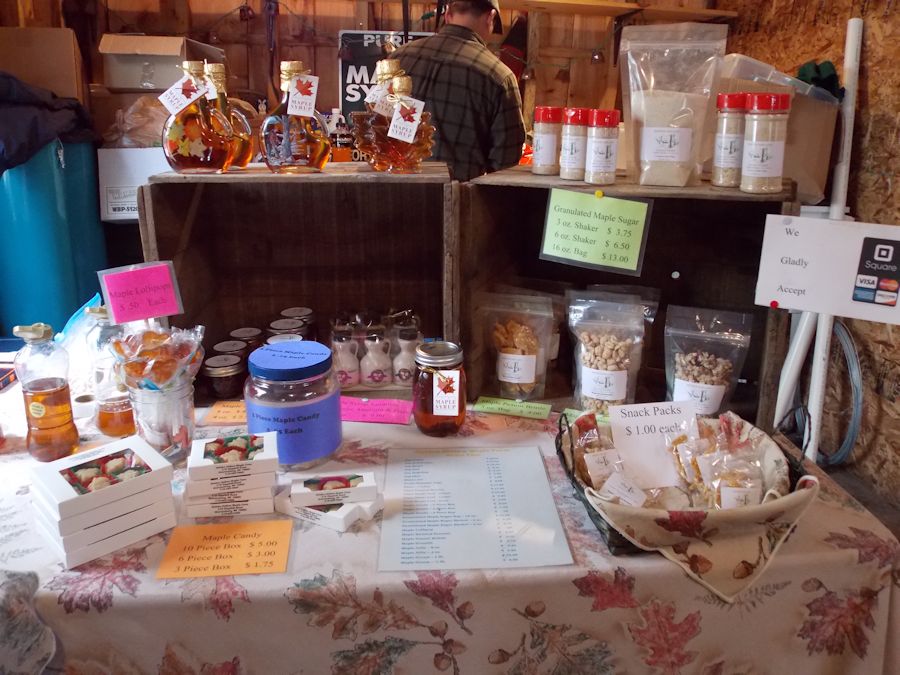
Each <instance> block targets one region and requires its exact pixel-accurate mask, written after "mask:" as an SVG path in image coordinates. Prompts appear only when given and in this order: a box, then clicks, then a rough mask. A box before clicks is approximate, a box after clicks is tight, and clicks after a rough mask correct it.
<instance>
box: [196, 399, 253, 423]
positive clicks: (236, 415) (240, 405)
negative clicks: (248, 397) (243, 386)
mask: <svg viewBox="0 0 900 675" xmlns="http://www.w3.org/2000/svg"><path fill="white" fill-rule="evenodd" d="M244 424H247V407H246V406H245V405H244V402H243V401H216V402H215V403H213V404H212V407H210V409H209V412H207V413H206V416H205V417H204V418H203V421H202V422H201V423H200V426H204V427H224V426H235V425H244Z"/></svg>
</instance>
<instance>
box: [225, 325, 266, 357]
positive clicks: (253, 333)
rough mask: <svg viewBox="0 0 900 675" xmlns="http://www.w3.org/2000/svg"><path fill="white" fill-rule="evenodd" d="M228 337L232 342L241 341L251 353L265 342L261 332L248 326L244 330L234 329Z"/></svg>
mask: <svg viewBox="0 0 900 675" xmlns="http://www.w3.org/2000/svg"><path fill="white" fill-rule="evenodd" d="M228 337H230V338H231V339H233V340H243V341H244V342H246V343H247V346H248V348H249V350H250V351H251V352H252V351H253V350H254V349H256V348H257V347H262V346H263V342H264V341H265V337H264V336H263V332H262V330H261V329H259V328H252V327H250V326H248V327H246V328H235V329H234V330H233V331H231V332H230V333H229V334H228Z"/></svg>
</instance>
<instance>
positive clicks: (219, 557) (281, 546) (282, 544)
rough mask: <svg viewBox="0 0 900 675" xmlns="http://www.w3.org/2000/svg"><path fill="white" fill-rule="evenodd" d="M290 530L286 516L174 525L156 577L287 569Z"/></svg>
mask: <svg viewBox="0 0 900 675" xmlns="http://www.w3.org/2000/svg"><path fill="white" fill-rule="evenodd" d="M292 532H293V523H292V522H291V521H290V520H256V521H251V522H246V523H224V524H221V525H188V526H184V527H176V528H175V529H174V530H172V535H171V536H170V537H169V545H168V546H167V547H166V552H165V553H164V554H163V558H162V561H161V562H160V563H159V570H158V571H157V573H156V578H157V579H190V578H194V577H219V576H232V575H235V574H277V573H283V572H285V571H286V570H287V562H288V553H290V550H291V533H292Z"/></svg>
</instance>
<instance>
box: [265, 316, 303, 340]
mask: <svg viewBox="0 0 900 675" xmlns="http://www.w3.org/2000/svg"><path fill="white" fill-rule="evenodd" d="M266 333H268V334H269V335H284V334H285V333H293V334H295V335H302V336H303V337H304V338H305V337H306V336H307V335H309V326H307V325H306V322H305V321H303V320H302V319H275V321H273V322H272V323H270V324H269V328H268V329H267V330H266Z"/></svg>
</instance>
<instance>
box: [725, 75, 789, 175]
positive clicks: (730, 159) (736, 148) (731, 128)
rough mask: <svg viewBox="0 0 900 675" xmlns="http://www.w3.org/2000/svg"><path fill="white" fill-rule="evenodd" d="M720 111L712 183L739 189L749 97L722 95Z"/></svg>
mask: <svg viewBox="0 0 900 675" xmlns="http://www.w3.org/2000/svg"><path fill="white" fill-rule="evenodd" d="M716 108H717V109H718V111H719V112H718V117H717V119H716V141H715V149H714V151H713V164H712V179H711V180H710V182H711V183H712V184H713V185H715V186H717V187H738V186H739V185H740V184H741V161H742V159H743V156H744V150H743V149H744V116H745V115H746V113H747V94H745V93H743V92H738V93H733V94H724V93H723V94H719V96H718V97H717V98H716ZM779 189H780V184H779Z"/></svg>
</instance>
